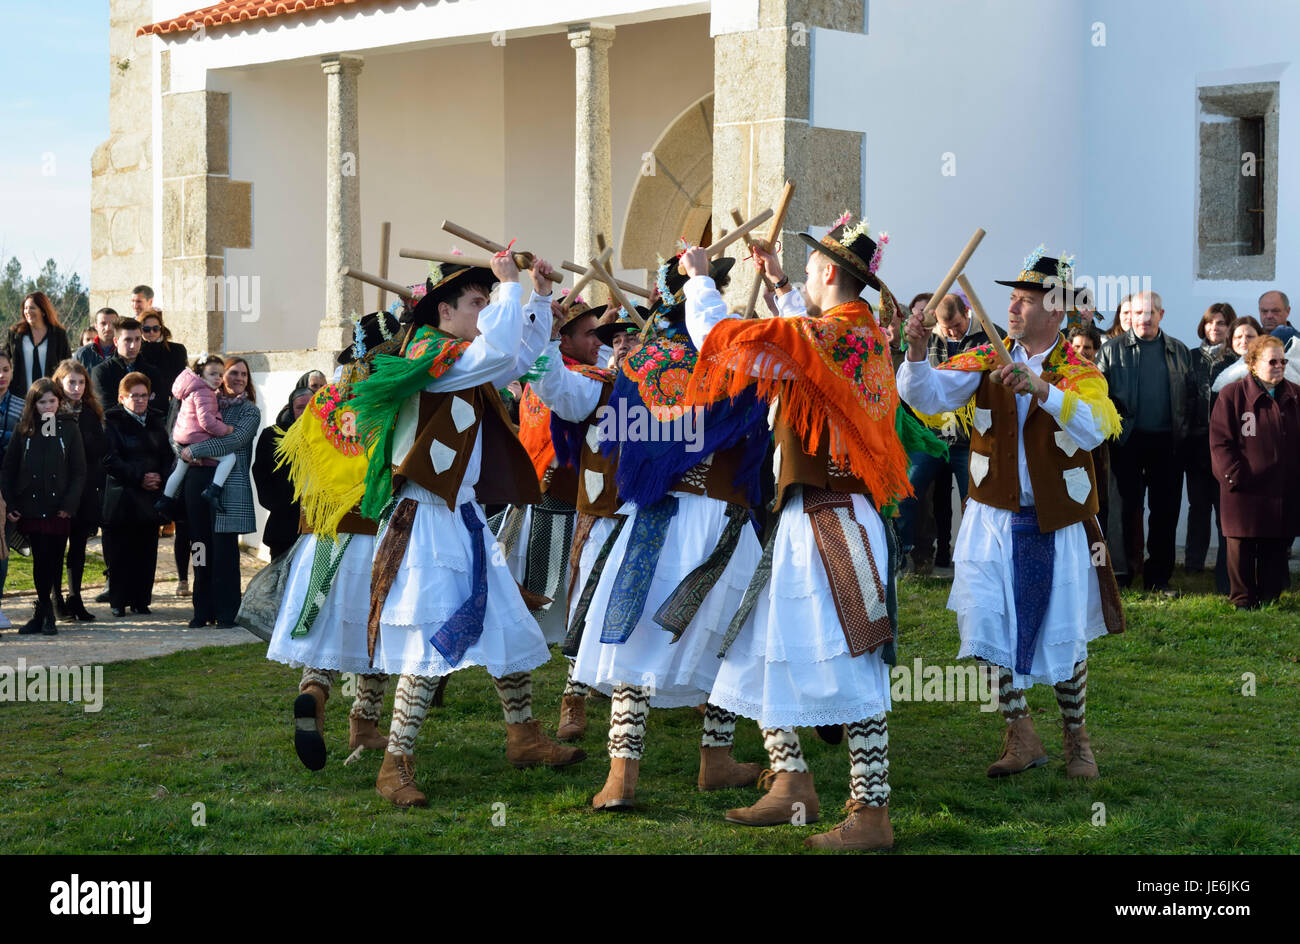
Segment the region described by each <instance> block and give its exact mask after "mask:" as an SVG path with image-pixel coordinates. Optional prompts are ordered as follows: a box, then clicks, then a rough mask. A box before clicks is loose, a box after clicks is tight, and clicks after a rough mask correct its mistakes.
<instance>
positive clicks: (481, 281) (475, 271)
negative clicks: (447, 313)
mask: <svg viewBox="0 0 1300 944" xmlns="http://www.w3.org/2000/svg"><path fill="white" fill-rule="evenodd" d="M499 281H501V280H500V279H498V278H497V277H496V273H494V272H493V271H492V270H491V269H487V268H484V267H482V266H463V265H456V264H454V263H451V262H433V263H430V264H429V277H428V278H427V279H425V280H424V292H423V293H422V294H421V295H420V298H419V300H418V301H417V302H416V303H415V306H414V307H413V308H412V309H411V310H410V314H409V317H407V318H403V320H404V321H413V322H415V323H416V324H427V325H432V326H435V327H436V326H437V324H438V305H439V304H440V303H442V302H449V301H451V298H452V296H453V295H455V294H456V293H457V292H458V291H459V290H460V287H461V286H462V285H486V286H488V287H489V288H491V287H492V286H493V285H496V284H497V282H499ZM418 292H419V290H418V288H417V293H418Z"/></svg>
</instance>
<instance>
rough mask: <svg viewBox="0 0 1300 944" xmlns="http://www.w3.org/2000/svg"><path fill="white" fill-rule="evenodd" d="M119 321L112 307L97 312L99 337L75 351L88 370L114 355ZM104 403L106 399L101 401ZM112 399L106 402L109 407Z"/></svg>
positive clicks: (97, 332) (96, 331)
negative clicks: (115, 331)
mask: <svg viewBox="0 0 1300 944" xmlns="http://www.w3.org/2000/svg"><path fill="white" fill-rule="evenodd" d="M116 322H117V312H115V311H114V310H113V309H111V308H101V309H99V311H97V312H95V334H96V335H97V337H96V338H95V340H93V341H91V342H90V343H89V344H83V345H82V346H81V347H79V348H77V350H76V352H74V353H73V355H72V356H73V357H74V358H76V359H77V360H78V361H80V362H81V365H82V366H83V367H85V368H86V370H94V369H95V368H96V367H98V366H99V365H100V364H102V363H104V361H106V360H108V359H109V358H110V357H112V356H113V353H114V351H113V332H114V330H115V324H116ZM100 402H101V403H103V402H104V401H102V400H101V401H100ZM111 403H112V401H111V400H110V401H109V402H108V403H105V404H104V406H105V407H108V406H109V405H110V404H111Z"/></svg>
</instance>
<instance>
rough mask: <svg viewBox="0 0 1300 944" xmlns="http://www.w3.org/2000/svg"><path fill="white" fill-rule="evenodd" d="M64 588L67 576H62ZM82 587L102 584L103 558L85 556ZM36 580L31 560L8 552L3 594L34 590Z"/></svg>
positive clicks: (94, 555) (92, 555)
mask: <svg viewBox="0 0 1300 944" xmlns="http://www.w3.org/2000/svg"><path fill="white" fill-rule="evenodd" d="M63 579H64V584H63V585H64V586H65V587H66V586H67V576H66V575H65V576H64V578H63ZM81 582H82V585H83V586H87V587H96V586H102V585H103V583H104V558H102V557H100V556H99V555H98V554H87V555H86V569H85V571H84V572H83V573H82V575H81ZM35 589H36V580H35V578H34V577H33V576H32V559H31V558H30V557H23V556H22V555H21V554H19V553H17V552H15V551H10V552H9V577H8V578H7V579H6V580H5V586H4V590H5V593H21V592H22V591H24V590H35Z"/></svg>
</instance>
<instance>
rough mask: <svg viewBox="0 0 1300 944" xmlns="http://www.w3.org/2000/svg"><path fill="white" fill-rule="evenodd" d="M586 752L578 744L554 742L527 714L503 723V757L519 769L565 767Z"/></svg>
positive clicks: (537, 722) (534, 719)
mask: <svg viewBox="0 0 1300 944" xmlns="http://www.w3.org/2000/svg"><path fill="white" fill-rule="evenodd" d="M586 756H587V752H586V751H584V750H583V749H582V748H580V747H565V746H564V745H563V744H556V743H555V742H554V741H552V740H551V739H550V738H548V737H547V736H546V735H545V734H543V733H542V724H541V722H540V721H538V720H537V719H536V718H530V719H529V720H528V721H525V722H523V723H521V724H507V725H506V760H507V761H509V762H510V764H511V766H514V767H518V768H520V769H522V768H524V767H536V766H538V765H539V764H542V765H544V766H547V767H568V766H569V765H570V764H576V763H577V762H578V761H580V760H582V759H583V758H585V757H586Z"/></svg>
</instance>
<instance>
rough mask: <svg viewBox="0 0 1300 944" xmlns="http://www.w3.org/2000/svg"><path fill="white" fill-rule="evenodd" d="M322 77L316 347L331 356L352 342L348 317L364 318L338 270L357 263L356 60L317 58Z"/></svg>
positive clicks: (354, 287) (355, 292) (356, 293)
mask: <svg viewBox="0 0 1300 944" xmlns="http://www.w3.org/2000/svg"><path fill="white" fill-rule="evenodd" d="M320 62H321V69H322V71H324V73H325V90H326V105H325V123H326V130H325V317H324V318H322V319H321V323H320V331H319V333H318V335H317V340H316V346H317V347H318V348H320V349H322V350H327V351H337V350H339V349H340V348H342V347H344V346H346V345H347V344H349V343H350V342H351V341H352V324H351V317H352V314H353V312H355V313H357V314H358V315H360V314H364V312H363V311H362V310H361V309H362V301H361V283H360V282H358V281H357V280H356V279H349V278H344V277H343V276H341V275H339V269H340V268H342V267H343V266H345V265H352V266H359V265H360V264H361V178H360V173H361V167H360V144H361V136H360V129H359V125H358V123H357V75H358V74H359V73H360V72H361V66H362V65H363V60H362V58H361V57H360V56H345V55H334V56H323V57H322V58H321V61H320Z"/></svg>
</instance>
